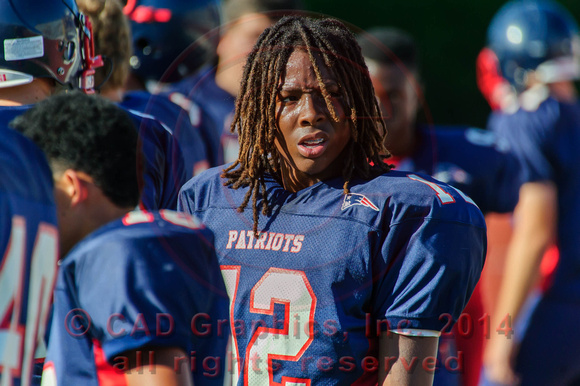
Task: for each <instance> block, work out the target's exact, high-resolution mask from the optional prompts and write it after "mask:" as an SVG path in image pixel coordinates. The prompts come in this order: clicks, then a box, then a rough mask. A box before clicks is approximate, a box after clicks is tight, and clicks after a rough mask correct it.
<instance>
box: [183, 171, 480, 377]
mask: <svg viewBox="0 0 580 386" xmlns="http://www.w3.org/2000/svg"><path fill="white" fill-rule="evenodd" d="M220 174H221V168H215V169H210V170H208V171H207V172H204V173H202V174H201V175H199V176H197V177H194V178H193V179H192V180H190V181H189V182H188V183H187V184H186V185H184V187H183V188H182V190H181V192H180V196H179V202H178V208H179V209H180V210H183V211H186V212H188V213H194V214H195V215H196V216H199V217H200V218H201V219H202V221H204V223H206V225H207V226H208V227H209V228H210V229H211V230H212V231H213V232H214V234H215V246H216V250H217V253H218V257H219V260H220V264H221V269H222V275H223V276H224V280H225V282H226V287H227V289H228V294H229V296H230V300H231V305H230V307H231V311H230V312H231V315H232V318H231V321H232V324H231V329H232V336H233V338H234V339H233V345H232V351H233V354H232V355H233V356H234V358H235V361H234V369H233V376H234V381H235V382H237V384H239V385H263V384H268V383H269V382H270V383H271V382H276V383H284V382H293V384H297V385H298V384H300V385H310V384H341V385H347V384H349V385H350V384H355V383H356V384H358V383H357V382H359V383H360V384H362V383H364V384H367V382H368V383H369V384H376V382H377V377H378V372H377V369H378V366H383V361H379V360H378V359H377V354H378V351H377V350H378V348H377V343H378V339H377V336H378V330H387V329H389V330H390V329H407V328H411V329H426V330H440V329H441V328H442V327H443V326H444V324H445V322H446V321H448V320H449V318H454V319H455V318H457V317H458V316H459V314H460V313H461V311H462V310H463V307H464V306H465V304H466V302H467V301H468V299H469V297H470V295H471V292H472V290H473V288H474V286H475V284H476V283H477V280H478V279H479V275H480V272H481V270H482V268H483V261H484V256H485V251H486V229H485V222H484V219H483V215H482V214H481V211H480V210H479V209H478V208H477V206H476V205H475V204H474V203H473V202H472V201H471V199H469V198H468V197H467V196H465V195H464V194H463V193H461V192H460V191H458V190H456V189H455V188H452V187H450V186H448V185H446V184H443V183H440V182H438V181H436V180H434V179H432V178H430V177H428V176H425V175H419V174H410V173H402V172H395V171H393V172H390V173H386V174H384V175H381V176H378V177H376V178H374V179H372V180H370V181H362V180H354V181H352V182H351V184H350V193H349V194H347V195H345V194H344V191H343V180H342V178H338V179H333V180H328V181H323V182H319V183H317V184H315V185H313V186H311V187H309V188H306V189H303V190H301V191H299V192H297V193H291V192H288V191H286V190H284V189H283V187H282V186H280V185H279V184H278V183H277V182H276V181H275V180H274V179H273V178H270V177H268V178H267V180H266V187H267V189H268V197H269V198H270V202H271V203H270V205H271V210H272V214H271V216H264V215H260V220H259V228H260V229H261V230H262V231H261V232H260V233H259V234H258V235H255V234H254V233H253V232H252V226H253V220H252V210H251V208H250V209H246V210H245V211H244V212H242V213H239V212H238V211H237V210H236V209H235V208H237V207H238V206H239V205H240V203H241V202H242V201H243V199H244V196H245V194H246V191H247V189H238V190H234V189H230V188H227V187H225V186H224V185H223V183H224V180H223V179H222V178H221V177H220Z"/></svg>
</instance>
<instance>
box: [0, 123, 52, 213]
mask: <svg viewBox="0 0 580 386" xmlns="http://www.w3.org/2000/svg"><path fill="white" fill-rule="evenodd" d="M0 137H1V138H2V140H1V141H0V177H1V178H0V190H2V191H5V192H10V193H15V194H17V195H18V196H19V197H23V198H29V199H33V200H34V201H37V202H44V203H52V202H53V199H52V197H53V192H52V189H53V182H52V173H51V171H50V168H49V166H48V162H47V160H46V157H45V156H44V153H43V152H42V151H41V150H40V149H39V148H38V147H37V146H36V145H35V144H34V143H33V142H32V141H30V140H29V139H28V138H26V137H24V136H23V135H22V134H20V133H18V132H16V131H14V130H12V129H10V128H8V127H6V126H3V125H2V124H0Z"/></svg>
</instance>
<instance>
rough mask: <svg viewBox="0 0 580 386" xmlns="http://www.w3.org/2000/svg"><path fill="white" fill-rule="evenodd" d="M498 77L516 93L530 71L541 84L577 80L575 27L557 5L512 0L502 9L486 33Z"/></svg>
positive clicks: (579, 68)
mask: <svg viewBox="0 0 580 386" xmlns="http://www.w3.org/2000/svg"><path fill="white" fill-rule="evenodd" d="M487 39H488V46H489V48H491V49H492V50H493V51H494V52H495V54H496V55H497V57H498V59H499V64H500V67H501V72H502V75H503V76H504V77H505V78H506V79H507V80H508V81H509V82H510V83H511V84H512V85H513V86H514V87H515V89H516V90H517V91H518V92H520V91H523V90H524V89H525V88H526V84H527V81H528V76H529V74H530V72H531V71H534V72H535V77H536V79H538V80H539V81H541V82H543V83H553V82H557V81H563V80H572V79H577V78H578V77H579V76H580V66H579V61H578V54H579V53H578V51H579V47H578V46H579V37H578V26H577V24H576V22H575V20H574V18H573V17H572V16H571V15H570V14H569V13H568V12H567V11H566V10H565V9H564V8H563V7H561V6H560V5H559V4H557V3H554V2H552V1H547V0H532V1H527V0H516V1H511V2H509V3H507V4H506V5H504V6H503V7H502V8H501V9H500V10H499V11H498V12H497V13H496V14H495V16H494V17H493V19H492V21H491V24H490V25H489V28H488V31H487Z"/></svg>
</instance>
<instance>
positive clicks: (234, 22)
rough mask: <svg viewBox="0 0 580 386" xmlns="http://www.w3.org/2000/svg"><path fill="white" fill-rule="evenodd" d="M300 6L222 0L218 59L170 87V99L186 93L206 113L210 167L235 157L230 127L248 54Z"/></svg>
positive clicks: (275, 0) (292, 1)
mask: <svg viewBox="0 0 580 386" xmlns="http://www.w3.org/2000/svg"><path fill="white" fill-rule="evenodd" d="M301 7H302V3H301V1H300V0H225V1H224V3H223V13H224V25H223V26H222V28H221V30H220V36H219V44H218V45H217V59H216V60H215V61H213V62H211V63H210V64H208V65H207V66H206V67H204V68H203V69H201V70H200V71H199V72H198V73H197V74H195V75H194V76H189V77H186V78H185V79H184V80H182V81H181V82H179V83H177V84H175V85H172V87H171V88H170V95H171V97H172V98H173V99H182V98H183V96H185V98H186V100H187V101H193V102H194V103H195V104H197V105H198V106H199V107H201V109H202V110H203V111H206V112H207V113H208V114H209V117H210V119H211V121H212V123H213V126H214V129H215V130H214V131H213V132H212V133H210V146H211V149H210V150H209V152H210V153H211V154H213V155H214V160H215V162H214V163H212V166H216V165H222V164H224V163H229V162H233V161H235V160H236V159H237V156H238V148H239V144H238V134H237V133H235V132H234V133H232V132H231V130H230V126H231V122H232V118H233V115H234V105H235V98H236V97H237V95H238V91H239V88H240V81H241V79H242V73H243V67H244V64H245V62H246V57H247V55H248V53H249V52H250V51H251V50H252V47H253V46H254V44H255V43H256V40H257V39H258V36H260V34H261V33H262V31H264V29H266V28H267V27H270V26H271V25H272V24H274V23H275V22H276V20H278V19H279V18H280V17H282V16H283V15H285V14H290V13H293V12H294V13H295V12H297V11H299V10H300V9H301ZM184 103H185V104H184V106H187V102H185V101H184Z"/></svg>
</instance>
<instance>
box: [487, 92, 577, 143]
mask: <svg viewBox="0 0 580 386" xmlns="http://www.w3.org/2000/svg"><path fill="white" fill-rule="evenodd" d="M564 106H565V104H564V103H563V102H560V101H557V100H556V99H554V98H553V97H548V98H546V99H544V100H542V101H541V102H537V103H536V104H533V105H532V106H520V107H519V108H518V109H517V110H516V111H514V112H500V113H496V114H495V115H494V116H493V119H490V121H489V123H488V127H489V128H490V129H491V130H492V131H495V132H497V133H498V134H499V135H502V136H506V137H508V138H509V137H525V136H529V135H545V134H546V133H549V132H552V131H553V130H554V127H555V126H556V125H557V124H558V123H560V122H562V120H565V119H566V117H567V114H566V112H567V109H566V108H565V107H564Z"/></svg>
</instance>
